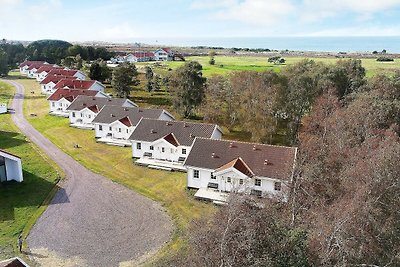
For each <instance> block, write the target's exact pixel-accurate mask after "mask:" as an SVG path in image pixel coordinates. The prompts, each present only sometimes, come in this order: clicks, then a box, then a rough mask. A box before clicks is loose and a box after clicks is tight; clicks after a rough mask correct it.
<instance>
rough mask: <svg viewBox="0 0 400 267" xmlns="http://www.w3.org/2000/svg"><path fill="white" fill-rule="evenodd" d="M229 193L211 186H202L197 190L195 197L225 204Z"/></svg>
mask: <svg viewBox="0 0 400 267" xmlns="http://www.w3.org/2000/svg"><path fill="white" fill-rule="evenodd" d="M228 196H229V194H228V193H223V192H219V191H218V190H215V189H211V188H200V189H199V190H197V192H196V194H194V197H196V198H201V199H206V200H211V201H213V202H214V203H215V204H224V203H226V200H227V198H228Z"/></svg>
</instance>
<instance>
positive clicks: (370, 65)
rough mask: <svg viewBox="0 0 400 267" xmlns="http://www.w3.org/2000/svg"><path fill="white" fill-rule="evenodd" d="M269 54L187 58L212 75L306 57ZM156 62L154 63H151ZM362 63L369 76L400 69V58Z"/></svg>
mask: <svg viewBox="0 0 400 267" xmlns="http://www.w3.org/2000/svg"><path fill="white" fill-rule="evenodd" d="M267 59H268V57H267V56H216V57H215V65H213V66H212V65H210V64H209V63H208V61H209V57H208V56H195V57H188V58H186V60H195V61H198V62H199V63H200V64H201V65H203V74H204V76H206V77H210V76H212V75H215V74H227V73H230V72H232V71H238V70H254V71H264V70H274V71H280V69H281V68H284V67H285V66H287V65H290V64H294V63H297V62H299V61H301V60H303V59H304V57H285V59H286V63H285V64H283V65H274V64H272V63H268V62H267ZM310 59H313V60H315V61H321V62H324V63H326V64H334V63H335V62H336V61H337V60H339V59H338V58H310ZM147 64H148V63H137V65H138V66H143V65H147ZM151 64H154V63H151ZM161 64H162V66H161V67H155V71H156V72H157V73H160V74H162V75H163V74H165V73H168V69H169V68H171V69H175V68H177V67H179V66H181V65H182V64H183V62H179V61H175V62H162V63H161ZM362 64H363V66H364V67H365V68H366V70H367V76H368V77H372V76H374V75H376V74H379V73H382V74H392V73H394V72H395V71H396V70H399V69H400V60H399V59H396V60H395V61H394V62H378V61H376V59H372V58H368V59H362Z"/></svg>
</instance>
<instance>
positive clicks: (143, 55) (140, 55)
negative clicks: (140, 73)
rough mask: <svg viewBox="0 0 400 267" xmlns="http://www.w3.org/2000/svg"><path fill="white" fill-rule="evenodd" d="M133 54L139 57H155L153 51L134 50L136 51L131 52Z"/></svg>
mask: <svg viewBox="0 0 400 267" xmlns="http://www.w3.org/2000/svg"><path fill="white" fill-rule="evenodd" d="M131 54H132V55H134V56H135V57H137V58H143V57H154V53H151V52H134V53H131Z"/></svg>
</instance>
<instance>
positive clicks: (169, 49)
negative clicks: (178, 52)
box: [162, 47, 171, 54]
mask: <svg viewBox="0 0 400 267" xmlns="http://www.w3.org/2000/svg"><path fill="white" fill-rule="evenodd" d="M162 50H164V51H165V52H167V53H168V54H170V53H171V48H169V47H164V48H162Z"/></svg>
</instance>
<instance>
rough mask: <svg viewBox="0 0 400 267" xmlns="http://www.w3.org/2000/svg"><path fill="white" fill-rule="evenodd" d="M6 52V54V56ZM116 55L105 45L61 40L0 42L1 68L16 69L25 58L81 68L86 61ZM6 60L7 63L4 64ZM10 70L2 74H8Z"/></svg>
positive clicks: (104, 58) (105, 58)
mask: <svg viewBox="0 0 400 267" xmlns="http://www.w3.org/2000/svg"><path fill="white" fill-rule="evenodd" d="M4 53H5V54H6V56H4ZM113 55H114V53H113V52H110V51H108V50H107V49H106V48H105V47H92V46H80V45H72V44H71V43H68V42H65V41H61V40H39V41H35V42H32V43H30V44H29V45H28V46H26V47H24V46H23V45H22V44H20V43H8V42H6V41H2V42H1V43H0V64H1V65H0V69H2V70H4V69H6V67H7V69H8V70H10V69H14V68H16V67H17V66H18V64H19V63H21V62H23V61H24V60H40V61H47V62H49V63H53V64H61V65H63V66H66V67H69V68H76V69H81V68H82V67H83V65H84V61H93V60H97V59H103V60H107V59H109V58H110V57H112V56H113ZM4 62H6V65H4ZM8 70H7V71H6V72H5V71H2V72H1V73H0V74H3V75H7V73H8Z"/></svg>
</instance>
